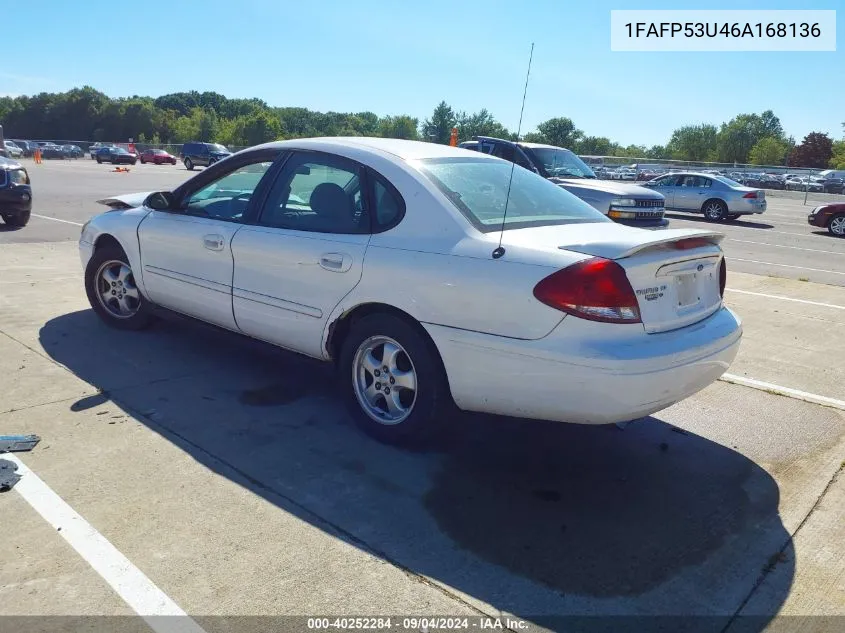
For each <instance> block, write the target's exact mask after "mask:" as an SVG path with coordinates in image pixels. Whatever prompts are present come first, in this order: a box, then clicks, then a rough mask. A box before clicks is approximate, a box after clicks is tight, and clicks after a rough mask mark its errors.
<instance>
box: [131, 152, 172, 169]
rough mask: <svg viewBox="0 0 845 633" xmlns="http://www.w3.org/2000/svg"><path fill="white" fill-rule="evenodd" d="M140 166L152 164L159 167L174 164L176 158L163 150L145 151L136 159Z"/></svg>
mask: <svg viewBox="0 0 845 633" xmlns="http://www.w3.org/2000/svg"><path fill="white" fill-rule="evenodd" d="M138 158H139V159H140V160H141V164H145V163H153V164H154V165H161V164H162V163H170V164H171V165H175V164H176V157H175V156H173V155H172V154H169V153H168V152H165V151H164V150H163V149H145V150H144V151H143V152H141V154H140V156H139V157H138Z"/></svg>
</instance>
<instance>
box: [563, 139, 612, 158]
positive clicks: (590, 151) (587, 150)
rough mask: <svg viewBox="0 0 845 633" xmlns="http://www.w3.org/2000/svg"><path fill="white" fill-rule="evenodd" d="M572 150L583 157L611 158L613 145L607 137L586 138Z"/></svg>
mask: <svg viewBox="0 0 845 633" xmlns="http://www.w3.org/2000/svg"><path fill="white" fill-rule="evenodd" d="M571 149H572V151H574V152H577V153H578V154H580V155H582V156H610V152H611V151H613V143H611V142H610V139H609V138H607V137H605V136H584V137H582V138H581V140H580V141H578V143H577V145H576V146H575V147H574V148H571Z"/></svg>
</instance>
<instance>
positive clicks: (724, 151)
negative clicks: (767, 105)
mask: <svg viewBox="0 0 845 633" xmlns="http://www.w3.org/2000/svg"><path fill="white" fill-rule="evenodd" d="M766 137H772V138H776V139H778V140H786V139H784V138H783V127H782V126H781V123H780V119H778V118H777V117H776V116H775V115H774V113H773V112H772V111H771V110H766V111H765V112H763V113H762V114H740V115H737V116H736V117H734V118H733V119H731V120H730V121H728V122H727V123H723V124H722V127H721V128H720V129H719V137H718V141H717V152H716V153H717V157H718V160H720V161H722V162H726V163H730V162H738V163H747V162H748V155H749V153H750V152H751V148H752V147H754V146H755V145H756V144H757V142H758V141H760V140H761V139H764V138H766Z"/></svg>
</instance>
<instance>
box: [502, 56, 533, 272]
mask: <svg viewBox="0 0 845 633" xmlns="http://www.w3.org/2000/svg"><path fill="white" fill-rule="evenodd" d="M533 59H534V42H531V53H529V55H528V72H527V73H526V74H525V88H524V89H523V91H522V109H521V110H520V111H519V125H518V126H517V128H516V142H517V143H518V142H519V133H520V132H521V131H522V113H523V112H525V96H526V95H527V94H528V78H529V77H530V76H531V60H533ZM515 158H516V156H514V159H515ZM514 169H516V163H515V162H512V163H511V175H510V178H509V179H508V193H507V195H505V211H504V213H503V214H502V228H501V230H500V231H499V245H498V246H497V247H496V248H495V249H493V259H499V258H500V257H501V256H502V255H504V254H505V249H504V248H502V236H503V235H504V233H505V219H506V218H507V217H508V202H509V201H510V198H511V185H512V184H513V170H514Z"/></svg>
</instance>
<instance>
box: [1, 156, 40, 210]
mask: <svg viewBox="0 0 845 633" xmlns="http://www.w3.org/2000/svg"><path fill="white" fill-rule="evenodd" d="M31 212H32V187H31V185H30V183H29V174H28V173H27V172H26V168H25V167H24V166H23V165H21V164H20V163H19V162H18V161H16V160H12V159H10V158H3V157H0V217H2V218H3V221H4V222H5V223H6V224H7V225H9V226H14V227H21V226H26V223H27V222H29V216H30V214H31Z"/></svg>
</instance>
